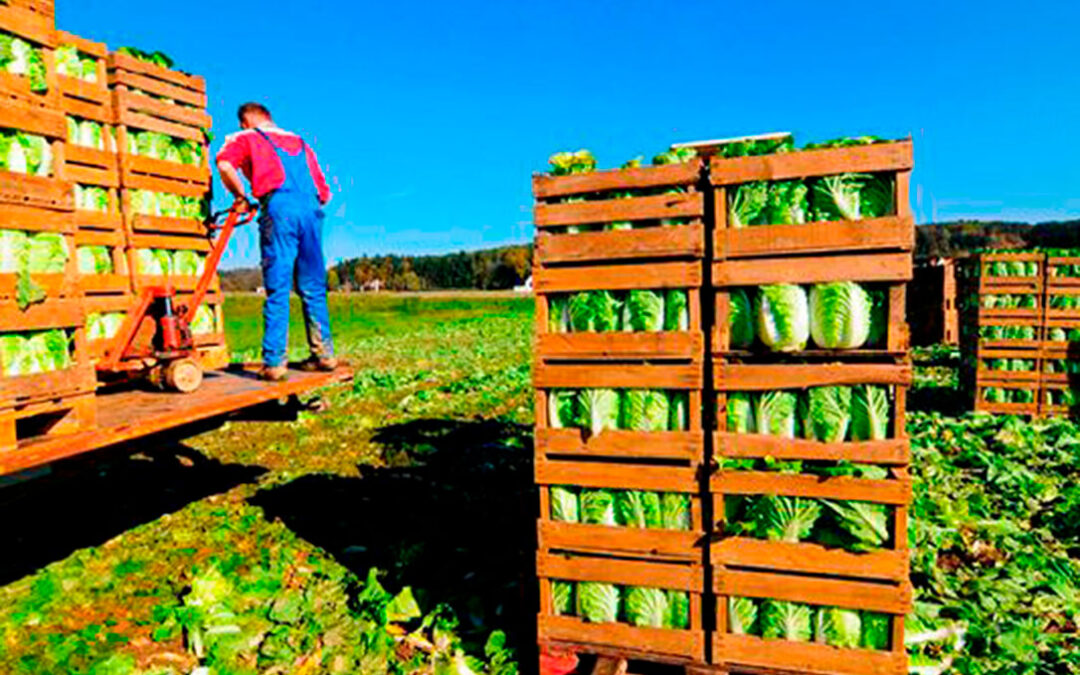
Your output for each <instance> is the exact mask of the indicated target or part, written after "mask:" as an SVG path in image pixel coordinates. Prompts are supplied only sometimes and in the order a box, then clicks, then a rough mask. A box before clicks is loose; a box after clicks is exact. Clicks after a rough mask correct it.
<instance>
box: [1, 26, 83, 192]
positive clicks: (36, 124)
mask: <svg viewBox="0 0 1080 675" xmlns="http://www.w3.org/2000/svg"><path fill="white" fill-rule="evenodd" d="M0 9H2V6H0ZM3 75H7V74H6V73H0V76H3ZM10 77H14V76H10ZM35 97H36V94H32V93H29V90H27V91H26V92H20V91H15V90H13V89H7V88H6V87H5V86H4V82H3V78H2V77H0V98H2V99H3V105H0V127H3V128H6V129H14V130H18V131H24V132H27V133H32V134H37V135H39V136H42V137H44V138H47V139H49V140H50V141H51V144H52V153H53V171H52V175H51V176H31V175H27V174H21V173H15V172H12V171H0V205H17V206H23V207H34V208H37V209H43V210H48V211H53V212H70V211H74V210H75V195H74V191H73V189H72V184H71V182H70V181H67V180H65V179H64V178H63V167H64V165H65V146H66V144H65V142H64V141H65V139H66V138H67V120H66V119H65V118H64V114H63V113H62V112H60V111H59V110H58V109H56V108H52V107H48V106H43V105H42V104H41V102H40V101H39V100H37V99H36V98H35Z"/></svg>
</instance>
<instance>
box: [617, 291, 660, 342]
mask: <svg viewBox="0 0 1080 675" xmlns="http://www.w3.org/2000/svg"><path fill="white" fill-rule="evenodd" d="M626 316H627V319H628V323H629V326H630V329H631V330H633V331H652V332H656V331H662V330H664V318H665V317H664V296H663V292H662V291H650V290H640V289H635V290H632V291H629V292H627V294H626Z"/></svg>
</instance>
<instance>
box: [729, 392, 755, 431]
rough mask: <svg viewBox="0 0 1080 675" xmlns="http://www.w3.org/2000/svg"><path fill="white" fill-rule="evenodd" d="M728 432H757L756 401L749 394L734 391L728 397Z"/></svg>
mask: <svg viewBox="0 0 1080 675" xmlns="http://www.w3.org/2000/svg"><path fill="white" fill-rule="evenodd" d="M727 430H728V431H730V432H732V433H736V434H752V433H755V432H756V431H757V425H756V424H755V423H754V401H753V396H752V395H751V394H750V393H749V392H741V391H733V392H730V393H728V395H727Z"/></svg>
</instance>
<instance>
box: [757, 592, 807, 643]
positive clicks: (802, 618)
mask: <svg viewBox="0 0 1080 675" xmlns="http://www.w3.org/2000/svg"><path fill="white" fill-rule="evenodd" d="M812 614H813V610H811V609H810V606H809V605H801V604H799V603H795V602H784V601H781V600H764V601H762V603H761V610H760V618H761V634H762V635H763V636H764V637H767V638H773V639H779V640H789V641H792V642H810V640H811V638H812V636H813V618H812Z"/></svg>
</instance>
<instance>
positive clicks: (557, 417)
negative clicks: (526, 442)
mask: <svg viewBox="0 0 1080 675" xmlns="http://www.w3.org/2000/svg"><path fill="white" fill-rule="evenodd" d="M577 405H578V393H577V392H576V391H570V390H566V389H552V390H551V391H550V392H548V426H550V427H551V428H552V429H566V428H571V427H576V426H578V423H579V415H578V409H577Z"/></svg>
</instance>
